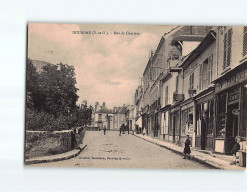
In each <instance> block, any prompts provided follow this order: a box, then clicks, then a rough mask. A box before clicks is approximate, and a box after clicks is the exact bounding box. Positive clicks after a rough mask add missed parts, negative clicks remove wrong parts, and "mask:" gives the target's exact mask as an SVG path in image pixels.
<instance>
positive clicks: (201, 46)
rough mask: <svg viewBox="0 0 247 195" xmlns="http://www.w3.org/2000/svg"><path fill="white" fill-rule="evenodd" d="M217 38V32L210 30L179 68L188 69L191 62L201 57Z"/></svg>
mask: <svg viewBox="0 0 247 195" xmlns="http://www.w3.org/2000/svg"><path fill="white" fill-rule="evenodd" d="M215 38H216V32H215V31H213V30H210V31H209V33H208V34H207V35H206V37H205V38H204V39H203V40H202V42H201V43H200V44H199V45H198V46H197V48H196V49H194V50H193V51H192V52H191V53H190V54H189V55H188V56H187V57H185V59H184V61H183V63H182V64H181V65H180V66H179V67H181V68H186V67H187V66H189V65H190V63H191V62H193V61H194V60H195V59H196V58H197V57H199V56H200V55H201V54H202V53H203V52H204V51H205V49H206V48H207V47H208V46H209V45H211V44H212V43H213V42H214V41H215Z"/></svg>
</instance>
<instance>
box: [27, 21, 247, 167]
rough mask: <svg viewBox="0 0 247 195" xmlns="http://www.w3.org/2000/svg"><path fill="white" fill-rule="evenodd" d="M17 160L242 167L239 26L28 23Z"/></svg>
mask: <svg viewBox="0 0 247 195" xmlns="http://www.w3.org/2000/svg"><path fill="white" fill-rule="evenodd" d="M25 116H26V118H25V154H24V156H25V158H24V161H25V162H24V164H25V165H26V166H42V167H81V168H154V169H224V170H230V169H231V170H245V169H246V131H247V120H246V118H247V27H245V26H196V25H194V26H186V25H185V26H182V25H179V26H175V25H174V26H166V25H139V24H138V25H137V24H136V25H133V24H131V25H127V24H125V25H124V24H121V25H120V24H119V25H118V24H55V23H29V24H28V28H27V59H26V109H25Z"/></svg>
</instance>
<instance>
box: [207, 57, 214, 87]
mask: <svg viewBox="0 0 247 195" xmlns="http://www.w3.org/2000/svg"><path fill="white" fill-rule="evenodd" d="M208 62H209V65H208V84H209V85H210V83H211V82H212V75H213V54H212V55H211V56H209V58H208Z"/></svg>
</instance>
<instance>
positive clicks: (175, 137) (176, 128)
mask: <svg viewBox="0 0 247 195" xmlns="http://www.w3.org/2000/svg"><path fill="white" fill-rule="evenodd" d="M170 113H171V114H170V127H171V128H169V138H168V139H169V141H170V142H173V143H177V142H178V141H179V140H180V105H179V104H175V105H173V106H171V110H170Z"/></svg>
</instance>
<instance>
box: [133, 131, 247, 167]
mask: <svg viewBox="0 0 247 195" xmlns="http://www.w3.org/2000/svg"><path fill="white" fill-rule="evenodd" d="M134 135H135V136H136V137H139V138H141V139H144V140H146V141H149V142H151V143H153V144H156V145H158V146H160V147H163V148H166V149H168V150H171V151H173V152H175V153H178V154H181V155H183V147H180V146H177V145H175V144H173V143H169V142H165V141H162V140H159V139H155V138H152V137H149V136H146V135H144V136H143V135H141V134H134ZM191 156H192V158H191V159H192V160H194V161H197V162H199V163H202V164H206V165H208V166H210V167H214V168H216V169H224V170H243V171H244V170H246V167H240V166H238V165H230V162H232V156H227V155H221V154H214V153H212V152H209V151H202V150H196V149H193V148H192V149H191Z"/></svg>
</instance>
